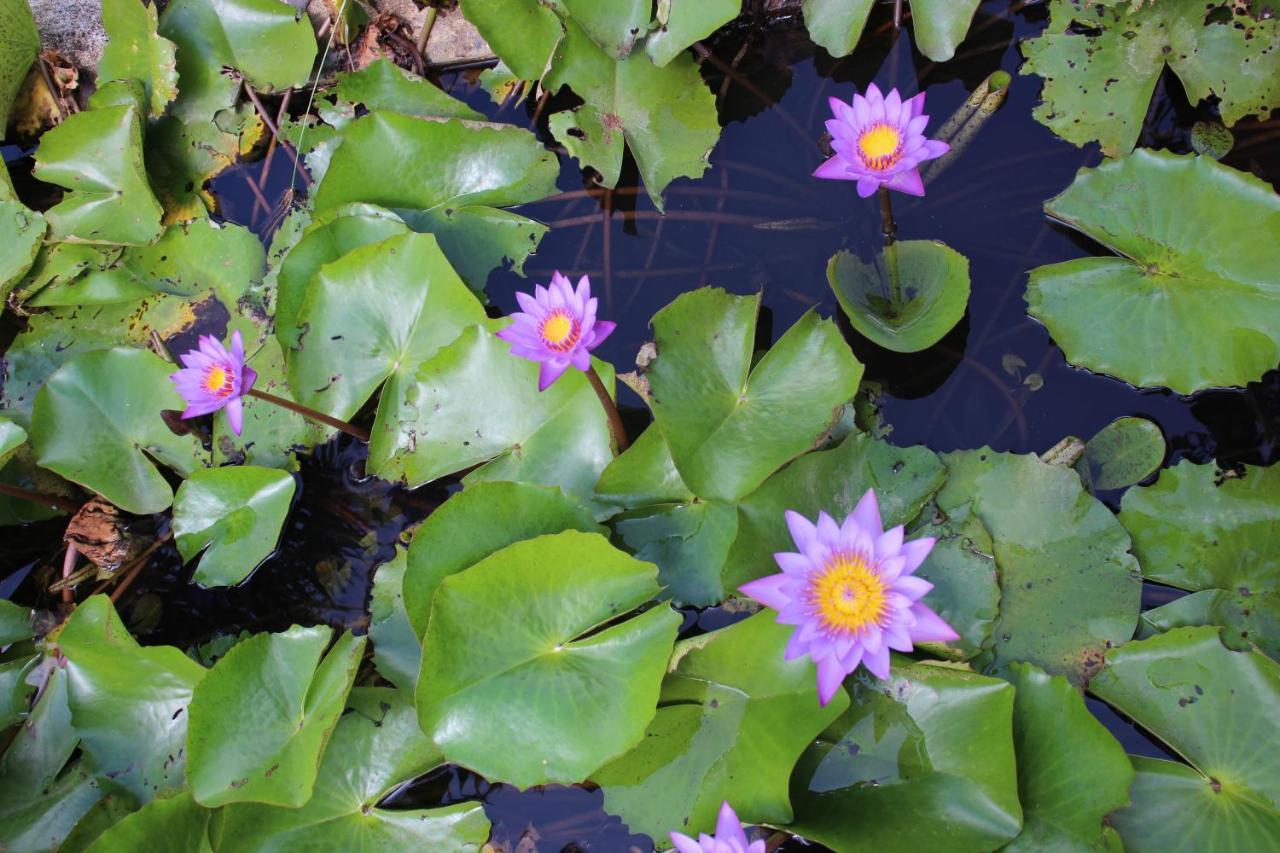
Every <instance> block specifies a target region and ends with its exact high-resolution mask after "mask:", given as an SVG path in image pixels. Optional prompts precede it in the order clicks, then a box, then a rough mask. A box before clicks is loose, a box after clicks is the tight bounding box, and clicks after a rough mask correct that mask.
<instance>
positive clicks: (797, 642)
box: [779, 617, 809, 660]
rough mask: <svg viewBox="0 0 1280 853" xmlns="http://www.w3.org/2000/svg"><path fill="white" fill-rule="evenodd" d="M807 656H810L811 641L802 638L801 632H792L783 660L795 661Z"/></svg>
mask: <svg viewBox="0 0 1280 853" xmlns="http://www.w3.org/2000/svg"><path fill="white" fill-rule="evenodd" d="M779 618H781V617H779ZM807 654H809V641H808V640H807V639H805V638H804V637H802V636H801V635H800V632H799V631H794V632H792V634H791V636H790V637H788V638H787V648H786V650H785V651H783V653H782V659H783V660H795V659H796V658H802V657H804V656H805V655H807Z"/></svg>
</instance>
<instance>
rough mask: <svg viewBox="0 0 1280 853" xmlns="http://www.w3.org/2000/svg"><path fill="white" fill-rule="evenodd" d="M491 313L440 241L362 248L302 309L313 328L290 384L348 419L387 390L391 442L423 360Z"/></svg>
mask: <svg viewBox="0 0 1280 853" xmlns="http://www.w3.org/2000/svg"><path fill="white" fill-rule="evenodd" d="M484 319H485V313H484V308H483V307H482V306H481V305H480V303H479V301H477V300H476V298H475V296H474V295H473V294H472V293H471V291H470V290H468V289H467V286H466V285H464V284H463V283H462V281H461V280H460V279H459V278H458V276H457V274H456V273H454V271H453V268H452V267H450V266H449V262H448V261H447V260H445V257H444V254H443V253H442V252H441V251H440V248H439V246H438V245H437V244H436V241H435V238H434V237H432V236H430V235H428V234H404V235H401V236H396V237H391V238H389V239H387V240H384V241H382V242H381V243H374V244H371V245H367V246H361V247H360V248H357V249H353V250H352V251H350V252H347V253H346V254H345V255H343V256H342V257H341V258H339V259H338V260H336V261H334V262H332V263H329V264H325V265H324V266H322V267H321V268H320V270H319V271H318V272H317V273H316V274H315V276H313V278H312V280H311V286H310V287H309V288H308V289H307V294H306V297H305V298H304V300H303V302H302V305H301V307H300V309H299V311H298V327H299V328H300V329H305V330H306V331H305V332H304V333H303V334H302V335H301V336H300V339H299V341H298V343H297V344H295V348H294V349H292V350H290V351H288V352H286V353H285V359H286V362H287V364H288V371H289V386H290V387H291V388H292V389H293V390H294V393H295V394H297V395H298V396H299V397H300V398H301V400H302V402H303V403H304V404H305V405H307V406H310V407H312V408H315V409H319V410H320V411H322V412H326V413H328V414H330V415H333V416H335V417H338V418H342V419H344V420H347V419H349V418H351V417H352V416H353V415H354V414H355V413H356V412H358V411H359V410H360V407H361V406H363V405H364V404H365V401H366V400H368V399H369V397H370V396H371V395H372V394H373V393H374V392H375V391H377V390H378V388H379V386H381V387H382V398H381V402H380V403H379V412H378V424H377V426H376V427H375V431H376V432H378V436H379V438H381V437H382V435H383V433H384V432H386V431H387V430H388V426H387V425H386V424H385V422H386V421H387V420H388V419H389V418H391V417H394V415H393V412H394V411H395V410H396V408H397V407H399V406H400V405H402V403H401V401H402V400H403V399H404V393H405V388H406V386H411V385H412V384H413V382H414V379H413V377H414V374H415V373H416V372H417V370H418V366H419V365H421V364H422V363H423V361H425V360H426V359H427V358H429V357H430V356H431V355H432V354H434V353H435V352H436V351H437V350H439V349H440V348H441V347H442V346H444V345H445V344H448V343H449V342H450V341H452V340H454V339H455V338H457V337H458V335H459V333H461V332H462V331H463V329H465V328H466V327H468V326H470V325H472V324H474V323H479V322H482V321H483V320H484ZM393 423H394V422H393ZM378 427H381V428H380V429H379V428H378ZM371 455H373V454H372V453H371ZM375 472H376V469H375Z"/></svg>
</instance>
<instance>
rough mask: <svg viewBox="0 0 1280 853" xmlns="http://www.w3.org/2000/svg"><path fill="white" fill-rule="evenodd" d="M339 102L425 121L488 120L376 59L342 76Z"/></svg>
mask: <svg viewBox="0 0 1280 853" xmlns="http://www.w3.org/2000/svg"><path fill="white" fill-rule="evenodd" d="M338 99H339V100H342V101H346V102H347V103H351V104H364V106H365V108H366V109H368V110H370V111H373V110H390V111H393V112H398V113H404V114H405V115H411V116H421V117H423V118H428V117H433V118H465V119H470V120H472V121H484V120H485V118H484V116H483V115H482V114H481V113H478V112H476V111H475V110H473V109H471V107H469V106H467V105H466V103H464V102H463V101H460V100H458V99H457V98H454V97H452V96H450V95H449V94H447V93H446V92H445V91H444V90H443V89H441V88H440V87H439V86H437V85H436V84H434V83H432V82H431V81H429V80H424V79H422V78H421V77H419V76H418V75H416V74H414V73H412V72H410V71H405V70H404V69H403V68H400V67H399V66H398V65H396V64H395V63H394V62H392V61H391V60H390V59H385V58H383V59H375V60H374V61H373V62H371V63H369V64H368V65H366V66H365V67H364V68H361V69H360V70H359V71H353V72H349V73H346V74H339V75H338Z"/></svg>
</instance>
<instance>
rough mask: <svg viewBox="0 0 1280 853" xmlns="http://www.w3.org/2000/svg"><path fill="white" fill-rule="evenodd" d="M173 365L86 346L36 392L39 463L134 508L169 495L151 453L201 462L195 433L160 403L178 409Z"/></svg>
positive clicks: (178, 461)
mask: <svg viewBox="0 0 1280 853" xmlns="http://www.w3.org/2000/svg"><path fill="white" fill-rule="evenodd" d="M173 369H174V368H173V365H172V364H169V363H167V362H164V361H161V359H160V357H159V356H157V355H156V354H155V353H152V352H150V351H148V350H136V349H124V348H117V349H110V350H103V351H98V352H90V353H86V354H84V355H82V356H80V357H78V358H76V359H75V360H73V361H70V362H68V363H67V364H66V365H64V366H63V367H61V368H59V369H58V370H57V372H55V373H54V374H53V375H52V376H50V377H49V379H48V381H47V383H46V384H45V385H44V387H43V388H41V389H40V392H39V393H38V394H37V395H36V402H35V409H34V411H33V413H32V416H31V446H32V448H33V449H34V450H35V452H36V459H37V461H38V462H39V463H40V465H41V466H43V467H45V468H48V469H49V470H50V471H53V472H55V473H57V474H60V475H61V476H63V477H66V478H67V479H68V480H71V481H72V482H74V483H79V484H80V485H82V486H84V487H85V488H87V489H90V490H92V491H95V492H97V493H98V494H100V495H102V496H103V497H104V498H106V499H107V500H108V501H110V502H111V503H113V504H115V505H116V506H118V507H120V508H121V509H123V510H125V511H126V512H132V513H135V514H138V515H145V514H147V513H153V512H160V511H161V510H164V509H167V508H168V507H169V505H170V504H172V503H173V490H172V489H171V488H170V486H169V483H168V482H167V481H166V480H165V478H164V476H162V475H161V473H160V472H159V471H158V470H156V466H155V464H154V462H153V461H152V460H155V461H158V462H160V463H162V464H164V465H167V466H168V467H170V468H173V469H174V470H175V471H177V472H178V473H179V474H183V475H187V474H190V473H191V472H192V471H194V470H195V469H196V468H198V467H201V465H202V464H203V462H204V458H203V457H204V456H205V454H204V451H203V450H202V449H201V447H200V443H199V441H197V440H196V438H195V437H194V436H190V435H185V436H178V435H174V434H173V433H172V432H170V431H169V428H168V426H166V425H165V422H164V419H163V418H162V417H161V416H160V412H161V410H162V409H182V408H183V401H182V397H181V396H179V394H178V392H177V391H176V390H175V389H174V386H173V383H172V382H171V381H169V374H171V373H172V372H173Z"/></svg>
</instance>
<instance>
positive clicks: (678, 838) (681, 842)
mask: <svg viewBox="0 0 1280 853" xmlns="http://www.w3.org/2000/svg"><path fill="white" fill-rule="evenodd" d="M668 834H669V835H670V836H671V843H672V844H674V845H675V846H676V849H677V850H679V851H680V853H703V850H702V845H701V844H699V843H698V842H696V841H694V840H693V839H692V838H690V837H689V836H687V835H681V834H680V833H678V832H672V833H668Z"/></svg>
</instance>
